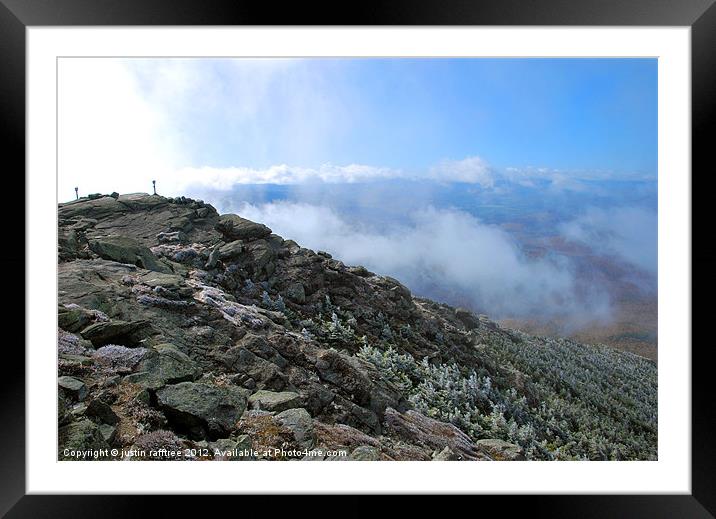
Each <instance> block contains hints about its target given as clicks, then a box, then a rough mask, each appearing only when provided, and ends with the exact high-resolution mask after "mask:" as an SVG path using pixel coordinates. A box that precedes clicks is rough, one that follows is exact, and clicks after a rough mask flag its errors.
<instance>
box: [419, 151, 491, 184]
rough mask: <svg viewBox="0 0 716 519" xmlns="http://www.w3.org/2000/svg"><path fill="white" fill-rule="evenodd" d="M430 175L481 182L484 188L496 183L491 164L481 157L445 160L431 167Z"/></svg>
mask: <svg viewBox="0 0 716 519" xmlns="http://www.w3.org/2000/svg"><path fill="white" fill-rule="evenodd" d="M428 177H429V178H431V179H433V180H439V181H443V182H466V183H469V184H479V185H480V186H482V187H483V188H491V187H494V185H495V178H494V176H493V173H492V171H491V168H490V166H489V165H488V164H487V162H485V160H483V159H482V158H480V157H467V158H465V159H462V160H443V161H442V162H440V163H439V164H437V165H436V166H433V167H432V168H430V171H429V175H428Z"/></svg>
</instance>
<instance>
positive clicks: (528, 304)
mask: <svg viewBox="0 0 716 519" xmlns="http://www.w3.org/2000/svg"><path fill="white" fill-rule="evenodd" d="M221 209H222V210H223V211H231V212H237V213H239V214H241V215H242V216H244V217H246V218H249V219H251V220H254V221H259V222H263V223H265V224H267V225H269V226H270V227H271V228H272V229H273V231H274V232H275V233H277V234H280V235H281V236H283V237H284V238H291V239H294V240H296V241H297V242H298V243H299V244H301V245H302V246H304V247H308V248H312V249H316V250H325V251H328V252H330V253H331V254H333V256H334V257H335V258H337V259H340V260H341V261H343V262H344V263H346V264H347V265H364V266H366V267H367V268H368V269H370V270H372V271H374V272H376V273H379V274H383V275H390V276H393V277H395V278H397V279H399V280H400V281H402V282H403V283H404V284H406V285H407V286H408V287H409V288H410V289H411V290H412V291H413V292H414V293H415V294H416V295H423V296H428V297H432V298H434V299H438V300H443V301H446V302H448V303H451V304H462V305H464V306H470V307H471V308H472V309H474V310H476V311H480V312H484V313H486V314H488V315H489V316H490V317H492V318H495V319H500V318H505V317H529V318H536V317H537V318H552V317H561V318H566V319H567V320H568V321H569V322H570V323H572V324H575V325H576V324H582V323H585V322H588V321H606V320H609V318H610V316H611V309H610V304H609V298H608V296H607V294H606V293H605V292H602V291H600V290H598V289H594V288H592V289H590V291H589V293H588V294H587V297H585V294H584V292H583V290H584V287H578V286H577V280H576V279H575V275H574V268H573V265H572V264H571V263H570V261H569V260H568V259H567V258H565V257H561V256H548V257H543V258H530V257H528V256H527V255H525V254H524V253H523V252H522V251H521V249H520V247H519V245H518V243H516V242H515V241H514V240H513V239H512V237H511V236H510V235H509V234H507V233H506V232H504V231H502V230H500V229H499V228H498V227H495V226H492V225H487V224H485V223H482V222H481V221H480V220H478V219H477V218H475V217H473V216H471V215H469V214H467V213H464V212H460V211H457V210H448V209H436V208H434V207H428V208H426V209H423V210H419V211H414V212H412V213H411V214H409V215H407V217H406V219H404V222H407V223H400V224H392V225H390V224H389V225H384V226H383V227H380V226H377V225H366V224H365V223H361V222H358V221H355V220H352V219H351V218H350V217H349V216H346V215H342V214H339V213H338V212H337V211H336V210H334V209H331V208H329V207H326V206H321V205H312V204H306V203H296V202H286V201H282V202H273V203H266V204H260V205H254V204H250V203H241V204H236V205H235V206H232V207H222V208H221Z"/></svg>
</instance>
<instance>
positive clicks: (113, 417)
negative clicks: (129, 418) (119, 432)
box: [85, 398, 119, 425]
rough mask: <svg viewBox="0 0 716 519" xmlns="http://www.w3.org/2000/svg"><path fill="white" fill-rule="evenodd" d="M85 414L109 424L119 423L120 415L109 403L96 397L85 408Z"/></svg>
mask: <svg viewBox="0 0 716 519" xmlns="http://www.w3.org/2000/svg"><path fill="white" fill-rule="evenodd" d="M85 415H86V416H87V417H89V418H94V419H96V420H98V421H99V422H101V423H104V424H107V425H116V424H117V423H119V417H118V416H117V414H116V413H115V412H114V411H113V410H112V408H111V407H110V406H109V404H107V403H105V402H102V401H101V400H99V399H97V398H95V399H94V400H92V401H91V402H90V403H89V404H88V405H87V409H86V410H85Z"/></svg>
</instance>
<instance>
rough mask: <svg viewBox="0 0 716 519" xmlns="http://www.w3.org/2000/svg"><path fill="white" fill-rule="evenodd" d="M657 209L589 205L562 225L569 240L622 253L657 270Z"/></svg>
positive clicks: (641, 265)
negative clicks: (603, 207) (605, 207)
mask: <svg viewBox="0 0 716 519" xmlns="http://www.w3.org/2000/svg"><path fill="white" fill-rule="evenodd" d="M657 222H658V219H657V213H656V211H655V210H651V209H647V208H643V207H616V208H610V209H608V210H607V209H602V208H594V207H592V208H589V209H587V210H586V211H585V212H584V213H583V214H581V215H579V216H578V217H577V218H575V219H573V220H572V221H570V222H567V223H564V224H562V225H561V226H560V232H561V233H562V234H563V235H564V236H565V237H566V238H567V239H569V240H571V241H573V242H577V243H582V244H586V245H588V246H589V247H591V248H592V250H594V251H595V252H597V253H599V254H606V255H612V256H619V257H620V258H622V259H623V260H626V261H627V262H629V263H631V264H632V265H635V266H637V267H639V268H641V269H644V270H645V271H647V272H649V273H651V274H656V272H657V259H658V254H657V244H658V225H657Z"/></svg>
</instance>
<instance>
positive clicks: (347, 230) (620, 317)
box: [46, 56, 688, 466]
mask: <svg viewBox="0 0 716 519" xmlns="http://www.w3.org/2000/svg"><path fill="white" fill-rule="evenodd" d="M660 66H661V63H660V59H659V58H657V57H450V56H438V57H407V56H397V57H390V56H384V57H349V56H346V57H245V56H242V57H210V56H207V57H160V56H158V57H121V56H115V57H81V56H67V57H62V56H60V57H57V61H56V80H57V85H56V88H57V90H56V103H57V105H56V110H57V112H56V118H57V119H56V125H57V126H56V132H57V134H56V139H57V140H56V147H57V150H56V152H57V157H56V162H57V164H56V166H57V171H56V179H53V178H52V177H50V176H48V178H47V182H53V181H54V180H56V186H57V191H56V217H57V229H56V231H57V243H56V245H57V262H56V265H57V278H56V281H57V301H56V308H57V326H56V328H57V335H56V336H57V350H56V359H57V364H56V368H57V369H56V374H57V393H56V397H57V398H56V410H57V420H56V426H57V439H58V441H57V453H56V456H55V460H57V461H59V462H60V463H61V464H65V463H66V462H76V461H80V462H85V461H95V460H96V461H150V462H151V461H169V462H172V461H173V462H177V461H179V462H181V461H254V462H258V461H381V462H383V461H388V462H390V461H394V462H401V461H467V462H490V461H555V462H558V461H630V462H631V461H654V462H656V461H659V459H660V458H659V452H660V451H659V448H660V443H659V435H658V431H659V425H660V424H659V416H658V399H657V393H658V384H657V379H658V377H657V375H658V369H657V365H658V360H659V355H658V349H659V336H658V335H659V334H658V331H659V326H658V325H659V318H662V317H664V316H662V315H659V314H658V311H657V310H658V303H659V280H660V277H659V275H658V274H659V266H660V262H659V261H658V260H659V254H658V246H659V243H658V234H659V232H658V231H659V225H663V220H662V221H660V220H659V218H658V216H659V209H660V208H659V203H658V201H659V196H658V194H659V189H658V188H659V182H660V179H659V175H658V173H659V171H661V165H660V163H659V160H660V155H659V148H660V143H659V124H658V123H659V116H660V114H659V108H660V104H659V89H660V88H661V84H660V78H659V75H660V74H659V72H660ZM669 171H670V172H671V173H672V174H675V171H674V169H673V168H672V169H670V170H669ZM684 173H688V172H684ZM662 178H663V177H662ZM660 222H661V223H660ZM53 231H54V230H53ZM49 234H50V233H48V235H49ZM662 289H663V286H662ZM662 293H663V292H662ZM53 304H55V303H53ZM48 325H51V327H52V329H53V330H54V327H55V326H54V323H53V322H48ZM664 337H665V336H663V335H662V338H664ZM687 346H688V345H685V344H682V345H677V344H673V343H670V344H669V345H668V348H671V349H672V351H673V349H674V348H678V347H684V348H686V347H687ZM53 348H54V345H53V344H47V345H46V349H47V351H49V350H51V349H53ZM665 351H666V350H665ZM50 355H51V354H50ZM666 364H667V367H668V364H669V363H668V362H666ZM50 418H51V419H52V420H53V421H54V415H51V416H50ZM202 465H203V464H202ZM531 465H533V464H530V466H531ZM113 466H114V465H113ZM381 466H382V465H381ZM590 466H592V465H590Z"/></svg>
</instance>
